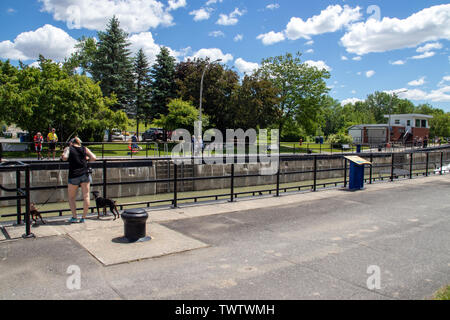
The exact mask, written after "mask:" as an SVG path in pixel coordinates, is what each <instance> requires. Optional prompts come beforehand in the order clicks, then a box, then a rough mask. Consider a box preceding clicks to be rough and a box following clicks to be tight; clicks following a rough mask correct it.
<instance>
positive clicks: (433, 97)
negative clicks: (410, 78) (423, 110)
mask: <svg viewBox="0 0 450 320" xmlns="http://www.w3.org/2000/svg"><path fill="white" fill-rule="evenodd" d="M400 90H406V89H404V88H403V89H398V90H394V91H386V92H387V93H392V92H395V91H400ZM398 96H399V97H400V98H402V99H409V100H413V101H432V102H450V86H445V87H442V88H439V89H437V90H431V91H430V92H426V91H423V90H420V89H412V90H408V91H407V92H402V93H400V94H399V95H398Z"/></svg>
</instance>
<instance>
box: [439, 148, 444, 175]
mask: <svg viewBox="0 0 450 320" xmlns="http://www.w3.org/2000/svg"><path fill="white" fill-rule="evenodd" d="M443 166H444V152H441V172H440V175H441V176H442V174H443V171H442V170H443V169H442V167H443Z"/></svg>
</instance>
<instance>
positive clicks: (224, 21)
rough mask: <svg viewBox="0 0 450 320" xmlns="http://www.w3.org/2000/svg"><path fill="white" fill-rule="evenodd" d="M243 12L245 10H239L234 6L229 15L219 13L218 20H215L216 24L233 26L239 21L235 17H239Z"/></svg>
mask: <svg viewBox="0 0 450 320" xmlns="http://www.w3.org/2000/svg"><path fill="white" fill-rule="evenodd" d="M244 14H245V10H243V11H240V10H239V9H238V8H235V9H234V11H233V12H231V13H230V14H229V15H226V14H220V15H219V20H217V22H216V24H219V25H222V26H234V25H235V24H237V23H238V22H239V19H238V18H237V17H241V16H243V15H244Z"/></svg>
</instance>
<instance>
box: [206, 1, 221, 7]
mask: <svg viewBox="0 0 450 320" xmlns="http://www.w3.org/2000/svg"><path fill="white" fill-rule="evenodd" d="M222 1H223V0H208V1H207V2H206V5H207V6H210V5H212V4H215V3H221V2H222Z"/></svg>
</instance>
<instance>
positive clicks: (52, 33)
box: [0, 24, 77, 61]
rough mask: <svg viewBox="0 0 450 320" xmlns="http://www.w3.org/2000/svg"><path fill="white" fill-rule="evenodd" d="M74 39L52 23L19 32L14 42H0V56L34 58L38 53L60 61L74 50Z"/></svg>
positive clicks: (12, 58)
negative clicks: (33, 29)
mask: <svg viewBox="0 0 450 320" xmlns="http://www.w3.org/2000/svg"><path fill="white" fill-rule="evenodd" d="M76 43H77V41H76V40H75V39H73V38H72V37H71V36H69V35H68V34H67V33H66V32H65V31H64V30H62V29H59V28H56V27H54V26H52V25H49V24H46V25H45V26H43V27H41V28H39V29H37V30H35V31H29V32H23V33H21V34H19V35H18V36H17V37H16V39H14V42H11V41H9V40H6V41H2V42H0V57H1V58H4V59H11V60H36V59H38V57H39V54H42V55H43V56H44V57H45V58H47V59H52V60H55V61H62V60H64V58H66V57H68V56H70V54H71V53H72V52H74V46H75V44H76Z"/></svg>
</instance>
